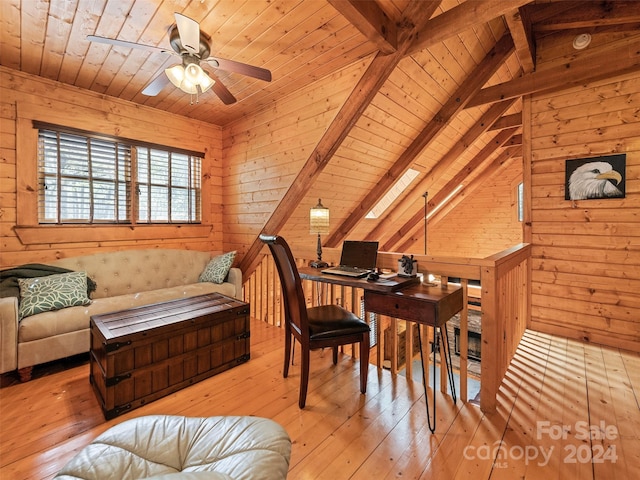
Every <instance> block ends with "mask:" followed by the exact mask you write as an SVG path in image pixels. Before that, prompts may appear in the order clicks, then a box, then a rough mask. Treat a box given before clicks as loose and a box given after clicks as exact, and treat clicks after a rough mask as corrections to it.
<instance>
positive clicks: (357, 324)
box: [307, 305, 369, 340]
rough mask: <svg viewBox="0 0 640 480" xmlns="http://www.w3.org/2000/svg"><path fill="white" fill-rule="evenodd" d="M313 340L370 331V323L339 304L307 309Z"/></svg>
mask: <svg viewBox="0 0 640 480" xmlns="http://www.w3.org/2000/svg"><path fill="white" fill-rule="evenodd" d="M307 315H308V317H309V330H310V338H311V340H317V339H326V338H331V337H343V336H345V335H352V334H359V333H364V332H368V331H369V325H367V323H366V322H364V321H363V320H361V319H360V318H358V317H357V316H356V315H355V314H353V313H351V312H350V311H348V310H346V309H344V308H342V307H340V306H338V305H320V306H317V307H310V308H308V309H307Z"/></svg>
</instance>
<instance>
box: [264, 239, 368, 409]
mask: <svg viewBox="0 0 640 480" xmlns="http://www.w3.org/2000/svg"><path fill="white" fill-rule="evenodd" d="M260 240H262V241H263V242H264V243H266V244H267V245H268V246H269V249H270V250H271V253H272V254H273V259H274V261H275V264H276V267H277V268H278V274H279V275H280V283H281V285H282V293H283V296H284V307H285V315H284V317H285V347H284V348H285V351H284V369H283V376H284V378H287V375H288V374H289V363H290V359H291V348H292V346H293V345H292V342H291V338H292V337H293V338H294V339H296V340H298V342H300V345H301V347H302V354H301V357H302V367H301V373H300V397H299V400H298V405H299V406H300V408H304V405H305V403H306V399H307V385H308V383H309V352H310V351H311V350H314V349H317V348H325V347H332V348H333V364H334V365H335V364H336V363H338V347H339V346H340V345H348V344H350V343H359V344H360V391H361V392H362V393H366V391H367V374H368V373H369V325H367V323H366V322H364V321H363V320H360V318H358V317H357V316H356V315H354V314H353V313H351V312H350V311H348V310H347V309H345V308H343V307H341V306H339V305H320V306H317V307H310V308H307V305H306V301H305V297H304V292H303V291H302V282H301V281H300V275H299V274H298V268H297V267H296V264H295V261H294V258H293V255H292V254H291V249H290V248H289V245H287V242H286V241H285V240H284V239H283V238H282V237H279V236H275V235H274V236H271V235H260Z"/></svg>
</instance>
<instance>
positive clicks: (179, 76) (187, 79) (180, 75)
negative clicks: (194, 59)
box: [165, 63, 215, 95]
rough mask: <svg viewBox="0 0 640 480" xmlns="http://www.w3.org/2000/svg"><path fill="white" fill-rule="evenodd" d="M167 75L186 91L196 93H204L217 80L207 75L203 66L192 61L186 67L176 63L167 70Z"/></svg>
mask: <svg viewBox="0 0 640 480" xmlns="http://www.w3.org/2000/svg"><path fill="white" fill-rule="evenodd" d="M165 73H166V74H167V77H168V78H169V80H170V81H171V83H173V84H174V85H175V86H176V87H178V88H179V89H180V90H182V91H183V92H184V93H190V94H191V95H195V94H197V93H198V88H199V89H200V93H204V92H206V91H207V90H209V89H210V88H211V87H212V86H213V84H214V83H215V81H214V80H213V79H211V77H209V75H207V74H206V73H205V72H204V70H202V67H200V65H198V64H197V63H190V64H188V65H187V66H186V67H185V66H183V65H174V66H173V67H169V68H167V69H166V70H165Z"/></svg>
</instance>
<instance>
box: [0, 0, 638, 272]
mask: <svg viewBox="0 0 640 480" xmlns="http://www.w3.org/2000/svg"><path fill="white" fill-rule="evenodd" d="M0 9H1V10H0V64H1V65H3V66H5V67H8V68H11V69H15V70H21V71H24V72H28V73H30V74H33V75H39V76H43V77H46V78H50V79H53V80H56V81H60V82H63V83H66V84H69V85H74V86H77V87H80V88H84V89H88V90H91V91H94V92H98V93H101V94H105V95H110V96H114V97H118V98H121V99H124V100H129V101H132V102H135V103H139V104H142V105H147V106H150V107H155V108H159V109H162V110H165V111H168V112H172V113H176V114H179V115H184V116H187V117H191V118H194V119H198V120H202V121H205V122H209V123H212V124H215V125H220V126H223V127H229V126H230V125H233V124H234V122H239V121H242V120H243V119H246V118H249V117H251V116H252V115H254V114H255V113H256V112H260V111H262V110H264V109H267V108H269V107H270V106H272V105H273V104H274V102H277V101H278V100H279V99H281V98H284V97H287V96H289V95H292V94H295V92H299V91H302V90H304V89H305V88H308V87H309V86H310V85H312V84H314V82H316V81H319V80H321V79H323V78H326V77H327V76H329V75H332V74H335V73H336V72H339V71H342V70H343V69H347V68H350V69H352V70H353V69H356V70H358V74H357V75H355V76H353V80H352V84H351V85H344V84H340V85H336V88H341V89H342V90H345V89H346V90H347V93H346V94H345V100H344V102H343V103H342V105H340V107H339V110H338V113H337V115H336V116H335V117H334V118H333V119H331V120H330V121H329V123H328V125H326V128H325V133H324V135H323V136H322V138H321V139H320V140H319V141H318V144H317V145H316V146H315V149H314V150H313V152H312V153H311V154H310V155H309V157H308V159H307V160H306V161H305V162H304V164H303V165H302V168H301V169H300V173H299V174H298V176H297V177H296V179H295V181H293V182H292V184H291V187H290V188H289V189H288V191H287V192H286V193H285V194H284V195H283V196H282V198H281V200H280V201H279V202H278V205H277V206H276V207H275V208H274V209H273V210H272V212H271V213H270V214H269V218H267V220H266V222H265V225H264V228H263V230H264V231H268V232H269V233H274V232H278V231H280V230H281V229H282V228H283V227H284V226H285V225H287V228H288V229H291V231H296V230H297V229H299V227H302V226H304V230H307V229H308V225H307V224H306V220H305V219H306V215H307V214H308V205H307V204H308V203H309V202H308V201H303V200H305V198H306V196H308V195H311V196H313V197H316V196H317V195H316V192H315V191H314V190H315V189H319V190H321V191H323V192H326V191H327V190H326V189H321V188H319V187H317V185H329V184H332V185H336V184H337V185H340V184H344V183H345V182H346V183H348V185H349V189H348V192H345V190H344V189H338V190H334V193H323V196H325V197H326V198H327V201H330V202H331V203H332V204H333V205H335V206H336V207H337V208H338V210H337V213H338V217H337V218H338V219H339V222H338V224H337V225H336V226H335V227H333V228H332V233H331V234H330V235H329V236H328V237H327V238H326V240H325V243H326V245H328V246H337V245H338V244H339V242H340V241H341V240H342V239H344V238H345V237H347V236H353V237H356V238H369V237H373V238H378V239H382V240H383V245H382V246H383V248H384V249H385V250H392V249H402V248H404V247H406V246H408V245H410V244H411V243H412V242H414V241H416V236H417V234H416V231H417V230H418V229H419V228H420V225H421V224H422V217H421V205H422V203H423V202H424V197H423V195H424V193H425V192H427V191H428V192H429V194H428V199H429V207H430V209H432V208H434V207H436V206H437V205H439V204H440V202H442V200H443V199H445V198H446V197H447V196H448V195H449V194H451V193H452V192H454V191H458V190H459V188H460V187H459V186H460V184H461V183H462V181H463V180H464V184H465V185H466V187H465V188H471V186H472V185H473V184H474V181H475V182H477V181H479V180H477V179H482V178H483V175H485V174H486V173H485V172H486V171H487V169H491V168H495V167H496V166H497V165H501V164H504V162H507V161H510V160H509V159H514V158H515V159H517V158H519V157H520V156H521V154H522V150H521V145H520V144H521V133H522V132H521V122H522V119H521V111H522V101H521V97H522V96H523V95H526V94H529V93H532V92H535V91H538V90H543V89H545V90H549V89H558V88H565V87H566V86H568V85H576V84H578V83H580V82H585V81H589V80H592V79H596V78H599V77H602V76H611V75H615V74H616V73H619V72H625V71H629V70H633V69H638V55H637V52H636V53H635V54H633V53H630V52H628V51H626V50H623V51H620V50H619V49H620V48H621V47H620V46H619V43H616V42H615V41H614V40H616V39H617V38H622V37H629V36H634V35H637V32H638V27H639V26H640V2H634V1H608V2H583V1H552V0H538V1H527V0H511V1H502V0H482V1H480V0H467V1H457V0H442V1H440V0H433V1H431V0H420V1H412V0H376V1H360V0H328V1H326V0H271V1H258V0H246V1H242V0H239V1H230V0H218V1H214V0H191V1H190V0H165V1H161V0H50V1H44V0H42V1H36V0H3V1H2V2H0ZM174 12H179V13H182V14H184V15H186V16H188V17H190V18H193V19H195V20H196V21H198V22H199V23H200V28H201V30H202V31H204V32H206V33H207V34H208V35H210V36H211V43H212V54H213V55H215V56H218V57H221V58H225V59H229V60H235V61H238V62H244V63H249V64H252V65H256V66H259V67H262V68H266V69H269V70H270V71H271V72H272V75H273V80H272V81H271V82H264V81H262V80H256V79H253V78H251V77H247V76H243V75H240V74H237V73H233V72H227V71H224V70H221V69H212V71H213V72H214V73H215V75H217V77H218V78H219V80H220V81H221V82H222V83H223V84H224V85H225V86H226V87H227V88H228V90H229V91H230V92H231V93H232V94H233V95H234V96H235V97H236V98H237V100H238V101H237V102H236V103H234V104H232V105H225V104H223V103H222V101H220V99H219V98H218V97H217V96H216V95H215V94H214V93H213V92H211V91H209V92H206V93H205V94H203V95H201V96H200V97H199V103H198V104H197V105H192V104H191V102H192V99H191V98H190V96H189V95H187V94H184V93H182V92H181V91H179V90H178V89H176V88H174V87H173V86H172V85H168V86H167V87H166V88H164V89H163V90H162V91H161V92H160V93H159V94H158V95H157V96H153V97H150V96H145V95H143V94H142V90H143V89H144V88H145V86H146V85H147V84H148V83H149V82H150V81H151V80H152V79H154V78H155V77H157V76H158V75H162V74H163V70H164V69H165V68H167V67H168V66H170V65H173V64H175V63H176V57H175V56H171V55H164V54H158V53H152V52H149V51H147V50H144V49H135V48H134V49H132V48H126V47H122V46H110V45H105V44H100V43H93V42H90V41H88V40H87V38H86V37H87V35H98V36H103V37H109V38H114V39H118V40H123V41H126V42H137V43H141V44H145V45H150V46H157V47H161V48H167V47H168V46H169V35H168V31H169V29H170V27H171V26H172V25H173V23H174ZM582 33H589V34H591V35H592V37H593V41H592V45H591V46H590V47H589V48H588V49H585V50H583V51H577V50H574V49H573V48H572V47H571V42H572V40H573V38H574V37H575V36H576V35H578V34H582ZM540 44H545V45H546V46H547V48H554V49H556V51H560V52H563V53H562V54H564V55H566V59H567V63H566V64H565V65H561V66H558V67H557V68H556V70H555V71H547V70H544V71H538V70H537V69H536V63H537V60H538V58H539V57H540V55H544V52H543V53H541V52H539V51H538V49H539V46H540ZM550 46H551V47H550ZM608 49H611V50H609V51H608ZM591 51H593V52H595V53H591ZM585 58H586V60H583V59H585ZM603 58H609V59H611V58H615V59H616V62H603V61H602V59H603ZM598 62H600V63H598ZM601 63H602V64H601ZM594 65H597V66H598V68H594ZM569 67H571V68H569ZM345 81H351V80H350V79H349V78H347V79H346V80H345ZM330 94H331V93H330V92H328V97H330ZM363 156H366V158H367V159H369V161H368V162H367V167H366V168H360V166H359V164H360V163H362V158H363ZM511 161H513V160H511ZM410 167H411V168H414V169H416V170H417V171H418V172H419V176H418V178H417V179H416V180H415V181H414V182H413V183H412V185H411V188H409V189H407V191H406V192H405V193H404V194H403V195H402V196H401V197H400V198H399V199H398V200H397V201H396V202H395V203H394V205H392V207H391V208H390V209H389V210H388V211H387V212H385V214H384V215H383V216H382V217H381V218H379V219H377V220H376V221H375V222H373V223H370V222H363V221H362V219H363V218H364V216H365V215H366V213H367V212H368V211H369V210H370V209H371V207H372V206H373V205H374V204H375V203H376V202H377V201H378V200H379V199H380V198H381V197H382V196H383V195H384V194H385V193H386V191H388V189H389V188H390V187H391V185H392V184H393V183H394V182H395V181H396V180H397V179H398V178H399V177H400V175H402V173H404V172H405V171H406V170H407V169H408V168H410ZM314 186H315V187H314ZM453 201H454V202H455V199H454V200H453ZM314 203H315V202H314ZM301 205H304V206H305V207H304V208H302V207H301ZM297 217H298V218H299V219H300V220H299V223H298V222H297V221H293V222H292V219H295V218H297ZM435 220H437V218H434V219H433V220H432V219H430V222H431V221H435ZM287 222H289V223H287ZM307 235H308V233H307ZM261 247H262V246H261V245H260V244H259V242H258V240H257V237H256V240H255V241H254V243H253V244H252V245H251V247H250V248H249V249H248V251H247V252H245V253H246V254H245V256H244V259H243V265H242V267H243V268H244V269H245V270H251V266H252V264H253V262H254V261H255V259H256V257H257V256H258V252H259V251H260V249H261Z"/></svg>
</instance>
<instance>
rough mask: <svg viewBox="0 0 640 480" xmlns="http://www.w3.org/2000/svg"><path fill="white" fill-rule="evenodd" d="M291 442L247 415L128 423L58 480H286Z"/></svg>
mask: <svg viewBox="0 0 640 480" xmlns="http://www.w3.org/2000/svg"><path fill="white" fill-rule="evenodd" d="M290 455H291V439H290V438H289V435H288V434H287V432H286V431H285V429H284V428H282V426H280V425H279V424H277V423H276V422H274V421H273V420H269V419H266V418H260V417H249V416H220V417H204V418H195V417H183V416H170V415H150V416H145V417H139V418H134V419H132V420H127V421H125V422H122V423H121V424H119V425H116V426H114V427H112V428H110V429H109V430H107V431H105V432H104V433H103V434H102V435H100V436H98V437H97V438H96V439H95V440H94V441H93V442H91V443H90V444H89V445H87V446H86V447H85V448H84V449H82V450H81V451H80V452H79V453H78V454H77V455H76V456H75V457H73V458H72V459H71V460H70V461H69V463H67V464H66V465H65V466H64V468H63V469H62V470H61V471H60V472H58V474H57V476H56V477H55V478H56V479H58V480H78V479H82V480H112V479H119V480H134V479H142V478H145V479H154V480H178V479H179V480H196V479H197V480H203V479H211V480H219V479H220V480H223V479H224V480H228V479H233V480H241V479H245V480H262V479H264V480H277V479H286V478H287V472H288V469H289V458H290Z"/></svg>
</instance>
